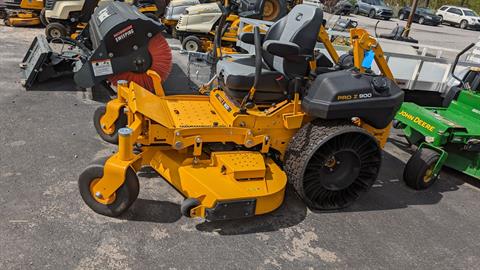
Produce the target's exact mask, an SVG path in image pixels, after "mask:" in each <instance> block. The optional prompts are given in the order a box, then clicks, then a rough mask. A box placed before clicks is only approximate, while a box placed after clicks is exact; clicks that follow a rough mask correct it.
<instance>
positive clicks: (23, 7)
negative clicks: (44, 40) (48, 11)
mask: <svg viewBox="0 0 480 270" xmlns="http://www.w3.org/2000/svg"><path fill="white" fill-rule="evenodd" d="M4 3H5V5H4V6H0V19H3V22H4V23H5V25H7V26H34V25H39V24H45V25H46V21H45V14H44V13H45V11H44V4H43V0H6V1H5V2H4Z"/></svg>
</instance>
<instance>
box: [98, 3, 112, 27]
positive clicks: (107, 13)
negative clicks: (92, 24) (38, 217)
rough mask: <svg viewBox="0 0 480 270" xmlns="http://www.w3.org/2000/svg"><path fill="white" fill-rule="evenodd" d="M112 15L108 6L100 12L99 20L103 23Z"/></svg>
mask: <svg viewBox="0 0 480 270" xmlns="http://www.w3.org/2000/svg"><path fill="white" fill-rule="evenodd" d="M111 15H112V13H110V10H109V8H108V6H106V7H105V8H104V9H102V10H100V11H99V12H98V20H99V21H100V23H102V22H103V21H104V20H105V19H106V18H108V17H110V16H111Z"/></svg>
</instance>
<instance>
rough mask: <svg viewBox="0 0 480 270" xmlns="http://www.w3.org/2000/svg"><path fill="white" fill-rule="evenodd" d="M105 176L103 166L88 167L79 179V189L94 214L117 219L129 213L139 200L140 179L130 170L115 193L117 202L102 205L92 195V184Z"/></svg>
mask: <svg viewBox="0 0 480 270" xmlns="http://www.w3.org/2000/svg"><path fill="white" fill-rule="evenodd" d="M102 176H103V165H99V164H93V165H90V166H88V167H87V168H86V169H85V170H84V171H83V172H82V174H80V177H79V179H78V188H79V190H80V195H81V196H82V199H83V201H84V202H85V204H87V205H88V207H90V208H91V209H92V210H93V211H94V212H96V213H98V214H101V215H105V216H109V217H116V216H119V215H121V214H122V213H124V212H125V211H127V209H128V208H129V207H130V206H131V205H132V203H133V202H134V201H135V200H136V199H137V197H138V193H139V191H140V185H139V183H138V177H137V174H136V173H135V171H134V170H133V169H132V168H129V169H128V170H127V172H126V174H125V182H124V183H123V185H122V186H120V188H118V190H117V191H116V192H115V194H116V198H115V201H114V202H113V203H111V204H108V205H106V204H102V203H99V202H97V201H96V200H95V198H93V197H92V195H91V193H90V183H92V181H94V180H95V179H99V178H101V177H102Z"/></svg>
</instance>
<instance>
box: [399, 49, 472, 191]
mask: <svg viewBox="0 0 480 270" xmlns="http://www.w3.org/2000/svg"><path fill="white" fill-rule="evenodd" d="M473 46H474V44H471V45H469V46H467V47H466V48H465V49H464V50H463V51H462V52H460V53H459V54H458V55H457V57H456V59H455V62H454V65H453V68H452V76H453V77H454V78H455V79H457V80H458V81H460V85H459V86H458V87H457V86H455V87H453V88H452V89H450V90H449V92H448V94H447V96H446V98H445V102H444V105H445V107H421V106H419V105H416V104H414V103H410V102H404V103H403V104H402V107H401V108H400V110H399V111H398V112H397V115H396V117H395V118H396V122H395V125H394V126H395V127H396V128H401V129H403V132H404V134H405V136H406V138H407V140H408V141H409V142H410V143H411V144H414V145H416V146H418V148H417V151H416V152H415V153H414V154H413V155H412V157H411V158H410V159H409V160H408V162H407V164H406V166H405V170H404V172H403V179H404V181H405V183H406V184H407V185H408V186H409V187H411V188H414V189H417V190H421V189H426V188H428V187H430V186H431V185H432V184H433V183H434V182H435V180H436V179H437V178H438V175H439V173H440V170H441V168H442V167H443V166H447V167H450V168H453V169H455V170H458V171H460V172H462V173H465V174H467V175H470V176H472V177H475V178H478V179H480V69H477V68H471V69H470V70H469V71H468V73H467V74H466V75H465V77H463V78H458V76H456V75H455V74H454V72H455V67H456V65H457V63H458V60H459V58H460V56H461V55H463V54H464V53H466V52H467V51H468V50H470V49H471V48H472V47H473Z"/></svg>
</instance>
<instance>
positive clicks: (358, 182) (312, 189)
mask: <svg viewBox="0 0 480 270" xmlns="http://www.w3.org/2000/svg"><path fill="white" fill-rule="evenodd" d="M381 160H382V154H381V148H380V146H379V145H378V143H377V141H376V139H375V138H374V137H373V136H372V135H370V134H369V133H367V132H366V131H365V130H364V129H362V128H360V127H357V126H355V125H353V124H352V123H351V122H349V121H323V120H315V121H312V122H310V123H308V124H307V125H305V126H303V127H302V128H301V129H300V130H299V131H298V132H297V134H295V136H294V137H292V139H291V140H290V143H289V145H288V148H287V152H286V155H285V162H284V168H285V172H286V173H287V177H288V181H289V182H290V183H292V184H293V187H294V188H295V191H296V192H297V194H298V195H299V196H300V198H302V200H303V201H304V202H305V203H306V204H307V206H308V207H309V208H312V209H319V210H333V209H340V208H344V207H347V206H349V205H350V204H352V203H353V202H354V201H355V200H357V199H358V198H359V197H360V195H361V194H363V193H365V192H366V191H368V190H369V189H370V187H371V186H372V185H373V183H374V182H375V180H376V178H377V175H378V172H379V170H380V165H381Z"/></svg>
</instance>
